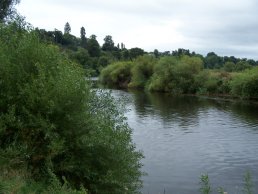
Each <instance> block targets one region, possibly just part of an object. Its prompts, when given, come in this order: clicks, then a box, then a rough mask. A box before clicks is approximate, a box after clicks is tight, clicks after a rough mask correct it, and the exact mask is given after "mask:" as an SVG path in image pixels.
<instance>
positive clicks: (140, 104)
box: [112, 90, 258, 194]
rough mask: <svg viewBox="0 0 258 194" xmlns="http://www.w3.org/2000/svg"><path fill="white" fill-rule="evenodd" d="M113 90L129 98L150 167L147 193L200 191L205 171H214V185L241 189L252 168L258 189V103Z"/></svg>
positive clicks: (133, 121) (132, 118)
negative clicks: (200, 179) (200, 183)
mask: <svg viewBox="0 0 258 194" xmlns="http://www.w3.org/2000/svg"><path fill="white" fill-rule="evenodd" d="M112 93H113V95H114V97H116V98H120V97H122V98H124V97H126V98H128V99H129V100H128V101H127V104H126V106H127V107H128V108H129V109H130V111H128V112H127V114H126V116H127V118H128V123H129V125H130V126H131V127H132V128H133V139H134V142H135V143H136V145H137V147H138V148H139V149H141V150H143V152H144V155H145V159H144V160H143V163H144V171H145V172H147V173H148V176H145V177H143V180H144V188H143V189H142V193H144V194H145V193H146V194H147V193H149V194H152V193H153V194H158V193H164V190H165V193H175V194H195V193H199V192H198V188H199V184H198V183H199V177H200V175H201V174H203V173H208V174H209V176H210V179H211V182H212V184H213V186H214V189H215V188H216V187H219V186H222V187H223V188H225V190H226V191H228V193H230V194H231V193H233V194H238V193H239V194H240V193H242V186H243V175H244V174H245V172H246V171H247V170H250V171H251V172H252V175H253V181H254V183H255V185H256V186H255V187H256V192H258V184H257V183H258V165H257V164H258V111H257V110H258V109H257V108H258V106H257V105H254V104H252V105H250V104H247V103H245V104H243V103H239V102H236V101H223V100H212V99H206V98H197V97H172V96H171V95H169V94H150V93H144V92H141V91H130V92H126V91H119V90H113V92H112ZM214 193H216V192H215V191H214Z"/></svg>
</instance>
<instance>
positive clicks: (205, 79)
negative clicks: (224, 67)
mask: <svg viewBox="0 0 258 194" xmlns="http://www.w3.org/2000/svg"><path fill="white" fill-rule="evenodd" d="M231 78H232V77H231V74H230V73H227V72H220V71H213V70H204V71H202V72H200V73H199V74H197V75H196V76H195V78H194V83H195V87H196V88H198V89H197V93H198V94H209V95H210V94H216V95H218V94H229V93H230V85H229V82H230V80H231Z"/></svg>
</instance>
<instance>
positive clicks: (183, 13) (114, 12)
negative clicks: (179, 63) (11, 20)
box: [17, 0, 258, 59]
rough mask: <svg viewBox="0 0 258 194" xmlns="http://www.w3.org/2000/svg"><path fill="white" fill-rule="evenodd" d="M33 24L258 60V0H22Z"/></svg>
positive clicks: (128, 43) (164, 47)
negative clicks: (68, 26)
mask: <svg viewBox="0 0 258 194" xmlns="http://www.w3.org/2000/svg"><path fill="white" fill-rule="evenodd" d="M17 9H18V12H19V13H20V14H21V15H23V16H25V17H26V20H27V21H28V22H30V23H31V24H32V25H33V26H34V27H39V28H44V29H46V30H54V29H55V28H56V29H58V30H61V31H63V29H64V25H65V23H66V22H69V23H70V25H71V28H72V31H71V33H72V34H74V35H76V36H79V35H80V28H81V27H82V26H84V27H85V29H86V36H87V37H89V36H90V35H92V34H95V35H96V36H97V39H98V41H99V43H100V44H101V45H102V43H103V39H104V37H105V36H106V35H111V36H112V37H113V40H114V42H115V44H117V43H121V42H123V43H124V44H125V45H126V48H132V47H140V48H143V49H144V50H146V51H153V50H154V49H155V48H156V49H158V50H159V51H171V50H175V49H177V48H185V49H190V50H191V51H195V52H197V53H201V54H204V55H206V54H207V53H208V52H210V51H214V52H215V53H217V54H218V55H221V56H225V55H227V56H231V55H234V56H237V57H241V58H242V57H243V58H254V59H258V0H21V3H20V5H18V6H17Z"/></svg>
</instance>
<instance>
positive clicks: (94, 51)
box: [87, 35, 100, 57]
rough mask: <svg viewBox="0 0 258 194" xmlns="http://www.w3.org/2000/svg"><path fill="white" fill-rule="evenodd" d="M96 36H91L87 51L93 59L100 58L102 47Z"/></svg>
mask: <svg viewBox="0 0 258 194" xmlns="http://www.w3.org/2000/svg"><path fill="white" fill-rule="evenodd" d="M96 38H97V37H96V36H95V35H91V36H90V38H89V39H88V45H87V49H88V52H89V54H90V56H91V57H99V56H100V46H99V43H98V41H97V39H96Z"/></svg>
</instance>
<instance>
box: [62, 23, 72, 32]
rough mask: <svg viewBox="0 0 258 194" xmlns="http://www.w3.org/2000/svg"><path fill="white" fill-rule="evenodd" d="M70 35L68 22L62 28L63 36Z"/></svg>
mask: <svg viewBox="0 0 258 194" xmlns="http://www.w3.org/2000/svg"><path fill="white" fill-rule="evenodd" d="M70 33H71V26H70V24H69V23H68V22H66V23H65V26H64V34H70Z"/></svg>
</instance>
